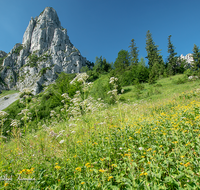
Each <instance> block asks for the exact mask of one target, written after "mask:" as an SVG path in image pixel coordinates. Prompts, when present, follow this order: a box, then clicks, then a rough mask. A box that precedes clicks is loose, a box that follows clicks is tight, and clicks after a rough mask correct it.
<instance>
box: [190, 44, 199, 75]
mask: <svg viewBox="0 0 200 190" xmlns="http://www.w3.org/2000/svg"><path fill="white" fill-rule="evenodd" d="M192 51H193V54H192V57H193V60H194V70H195V71H197V70H199V68H200V52H199V47H198V46H197V45H196V44H194V47H193V50H192Z"/></svg>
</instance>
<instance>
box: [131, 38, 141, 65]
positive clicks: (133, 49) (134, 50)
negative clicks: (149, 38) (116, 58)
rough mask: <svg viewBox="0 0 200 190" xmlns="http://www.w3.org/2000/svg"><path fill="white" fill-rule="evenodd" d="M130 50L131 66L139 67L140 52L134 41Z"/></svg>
mask: <svg viewBox="0 0 200 190" xmlns="http://www.w3.org/2000/svg"><path fill="white" fill-rule="evenodd" d="M129 48H130V64H131V66H137V65H138V62H139V59H138V55H139V54H138V53H139V50H138V49H137V47H136V44H135V40H134V39H132V40H131V44H130V46H129Z"/></svg>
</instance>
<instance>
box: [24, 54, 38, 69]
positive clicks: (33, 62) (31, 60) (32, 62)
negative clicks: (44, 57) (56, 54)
mask: <svg viewBox="0 0 200 190" xmlns="http://www.w3.org/2000/svg"><path fill="white" fill-rule="evenodd" d="M28 58H29V61H28V64H27V66H30V67H37V61H38V60H39V58H38V56H37V55H36V54H30V55H29V56H28Z"/></svg>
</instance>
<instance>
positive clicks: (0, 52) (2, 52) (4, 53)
mask: <svg viewBox="0 0 200 190" xmlns="http://www.w3.org/2000/svg"><path fill="white" fill-rule="evenodd" d="M6 55H7V53H6V52H5V51H2V50H0V58H3V57H5V56H6Z"/></svg>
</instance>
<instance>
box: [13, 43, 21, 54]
mask: <svg viewBox="0 0 200 190" xmlns="http://www.w3.org/2000/svg"><path fill="white" fill-rule="evenodd" d="M22 49H23V45H20V46H19V47H17V48H16V49H15V51H14V52H13V53H15V54H17V55H19V53H20V51H21V50H22Z"/></svg>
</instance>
